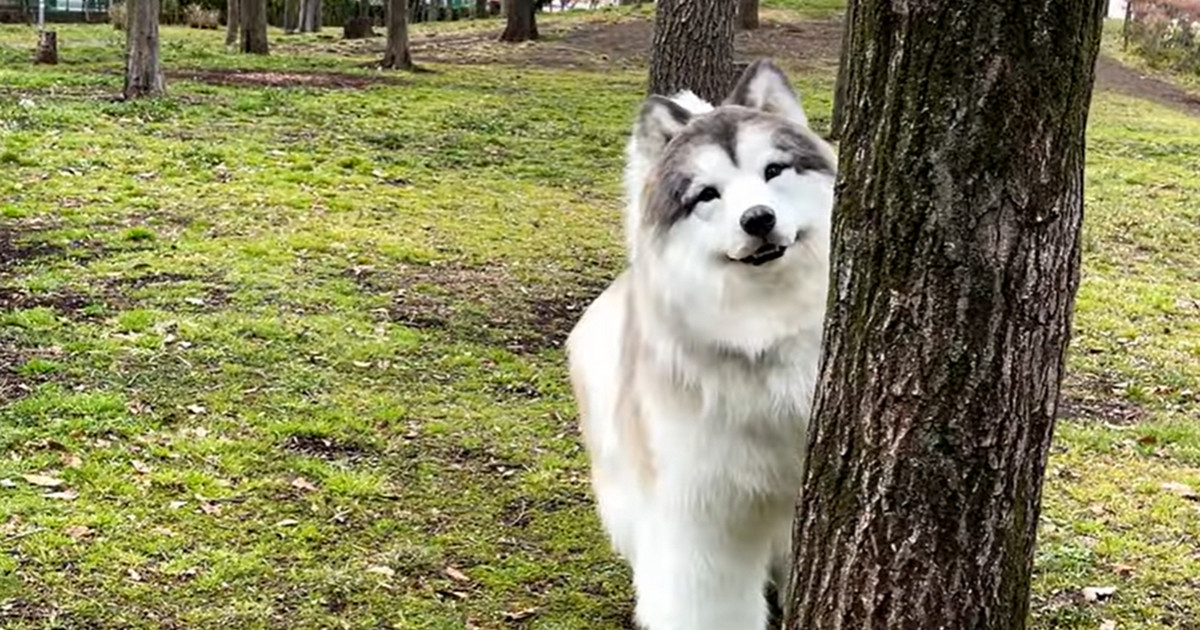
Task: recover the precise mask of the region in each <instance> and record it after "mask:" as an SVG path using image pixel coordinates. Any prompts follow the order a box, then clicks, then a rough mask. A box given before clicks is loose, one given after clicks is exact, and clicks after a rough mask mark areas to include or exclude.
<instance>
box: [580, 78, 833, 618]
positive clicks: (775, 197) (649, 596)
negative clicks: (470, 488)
mask: <svg viewBox="0 0 1200 630" xmlns="http://www.w3.org/2000/svg"><path fill="white" fill-rule="evenodd" d="M628 158H629V162H628V167H627V172H626V185H627V188H628V190H627V192H628V195H629V206H628V208H627V216H626V229H627V245H628V247H629V259H630V267H629V269H628V270H627V271H626V272H624V273H623V274H622V275H621V276H620V277H619V278H618V279H617V280H616V281H615V282H614V283H613V284H612V285H611V286H610V287H609V288H608V289H607V290H606V291H605V292H604V293H603V294H601V295H600V297H598V298H597V299H596V301H595V302H594V303H593V304H592V305H591V306H590V307H589V308H588V309H587V311H586V312H585V313H584V315H583V317H582V318H581V320H580V321H579V323H578V324H577V325H576V328H575V330H573V331H572V333H571V336H570V338H569V340H568V342H567V349H568V356H569V364H570V372H571V380H572V385H573V387H574V391H575V395H576V399H577V403H578V405H579V409H580V416H581V419H582V420H581V422H582V429H583V434H584V440H585V443H586V446H587V450H588V453H589V456H590V458H591V464H592V480H593V488H594V491H595V493H596V499H597V502H598V507H599V512H600V516H601V520H602V521H603V523H604V526H605V528H606V530H607V531H608V534H609V536H610V538H611V540H612V543H613V546H614V548H615V549H616V550H617V552H618V553H620V554H621V555H622V556H623V557H624V558H625V559H626V560H627V561H628V562H629V563H630V564H631V565H632V567H633V573H634V586H635V589H636V591H637V600H638V601H637V613H636V615H637V620H638V622H639V623H640V624H641V625H642V626H643V627H645V628H647V629H649V630H762V628H764V627H765V626H766V621H767V602H766V600H765V599H764V597H763V587H764V585H765V584H767V583H768V582H774V583H775V584H779V585H782V583H783V581H784V580H785V579H786V574H785V573H784V571H785V570H786V568H785V567H786V562H787V560H788V558H787V556H788V551H789V549H790V534H791V531H790V526H791V516H792V508H793V505H794V501H795V498H796V493H797V492H798V490H799V485H800V476H801V473H802V469H803V463H804V451H805V447H806V435H805V434H806V427H807V419H808V414H809V406H810V405H811V400H812V394H813V389H814V387H815V379H816V371H817V363H818V360H819V356H820V344H821V326H822V320H823V317H824V307H825V296H826V287H827V275H828V241H829V218H830V217H829V215H830V211H831V209H832V204H833V177H834V172H835V168H836V166H835V159H834V156H833V151H832V149H831V148H830V147H829V146H828V145H827V144H826V143H825V142H824V141H823V140H821V139H820V138H819V137H817V136H816V135H815V134H813V133H812V132H811V131H809V129H808V127H807V120H806V119H805V117H804V112H803V109H802V108H801V107H800V104H799V102H798V100H797V99H796V96H795V94H794V92H793V91H792V89H791V87H790V86H789V85H788V83H787V80H786V79H785V78H784V77H783V75H782V73H780V72H779V71H778V70H777V69H776V68H775V67H774V66H772V65H770V64H769V63H765V62H759V63H756V64H754V65H753V66H751V67H750V68H749V69H748V70H747V71H746V74H745V76H743V78H742V80H741V82H740V83H739V85H738V87H737V88H736V89H735V90H734V94H733V95H732V96H731V97H730V99H729V100H728V101H727V102H726V103H725V104H723V105H721V106H720V107H716V108H713V107H712V106H711V105H709V104H707V103H704V102H703V101H701V100H700V99H698V98H696V97H695V96H694V95H691V94H690V93H685V94H682V95H679V96H676V97H675V98H674V99H670V100H668V99H664V98H661V97H651V98H650V99H648V100H647V102H646V104H645V105H644V106H643V108H642V112H641V115H640V118H639V120H638V123H637V124H636V126H635V129H634V133H633V136H632V138H631V141H630V146H629V151H628ZM781 590H782V589H781Z"/></svg>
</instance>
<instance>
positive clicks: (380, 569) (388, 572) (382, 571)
mask: <svg viewBox="0 0 1200 630" xmlns="http://www.w3.org/2000/svg"><path fill="white" fill-rule="evenodd" d="M367 573H378V574H379V575H382V576H383V577H388V578H390V577H395V575H396V571H395V570H393V569H392V568H391V567H385V566H383V565H379V564H373V565H371V566H369V567H367Z"/></svg>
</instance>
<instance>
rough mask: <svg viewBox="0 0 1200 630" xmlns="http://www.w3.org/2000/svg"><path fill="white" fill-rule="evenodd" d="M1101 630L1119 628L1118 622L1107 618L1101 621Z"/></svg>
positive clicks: (1115, 629)
mask: <svg viewBox="0 0 1200 630" xmlns="http://www.w3.org/2000/svg"><path fill="white" fill-rule="evenodd" d="M1100 630H1117V622H1115V621H1113V620H1112V619H1105V620H1104V621H1103V622H1101V623H1100Z"/></svg>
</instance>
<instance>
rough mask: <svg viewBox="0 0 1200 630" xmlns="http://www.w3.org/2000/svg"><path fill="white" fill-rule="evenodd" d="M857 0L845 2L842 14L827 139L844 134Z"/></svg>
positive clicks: (837, 138) (839, 138)
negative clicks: (840, 47)
mask: <svg viewBox="0 0 1200 630" xmlns="http://www.w3.org/2000/svg"><path fill="white" fill-rule="evenodd" d="M858 2H859V0H848V1H847V2H846V13H845V15H843V16H842V20H843V22H842V54H841V55H840V56H839V58H838V71H837V81H836V82H835V83H834V86H833V115H832V116H831V117H830V121H829V139H830V140H841V139H842V137H843V136H844V135H845V134H846V117H847V114H848V112H847V111H846V90H847V89H849V87H850V76H849V75H850V62H849V58H850V55H848V54H846V53H847V52H849V51H850V50H852V44H851V39H853V37H854V28H853V26H854V8H855V6H856V5H857V4H858Z"/></svg>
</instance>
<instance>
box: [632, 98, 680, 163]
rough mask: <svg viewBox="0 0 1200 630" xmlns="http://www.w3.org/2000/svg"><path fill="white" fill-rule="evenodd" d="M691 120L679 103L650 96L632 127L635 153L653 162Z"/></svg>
mask: <svg viewBox="0 0 1200 630" xmlns="http://www.w3.org/2000/svg"><path fill="white" fill-rule="evenodd" d="M691 119H692V113H691V112H689V111H688V110H687V109H686V108H684V107H683V106H682V105H680V104H679V103H676V102H675V101H673V100H671V99H669V98H666V97H663V96H651V97H649V98H647V99H646V101H645V102H644V103H642V111H641V113H639V114H638V120H637V123H635V124H634V126H633V141H634V144H635V145H636V147H637V151H638V153H639V154H641V156H642V157H644V158H646V159H647V160H655V159H657V158H658V156H659V155H660V154H661V153H662V151H663V149H664V148H666V146H667V143H668V142H670V141H671V139H672V138H674V137H675V136H676V135H677V134H678V133H679V132H680V131H682V130H683V128H684V127H686V126H687V124H688V121H690V120H691Z"/></svg>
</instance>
